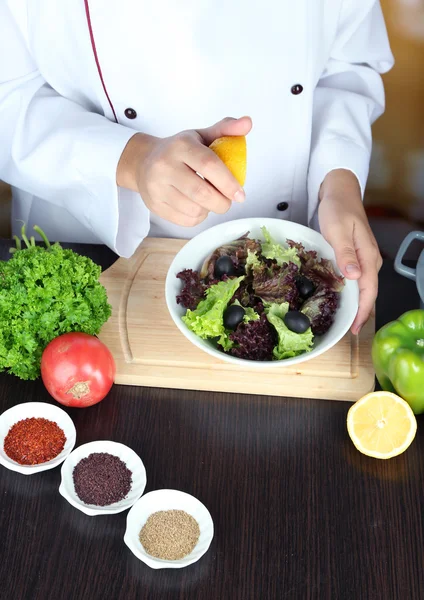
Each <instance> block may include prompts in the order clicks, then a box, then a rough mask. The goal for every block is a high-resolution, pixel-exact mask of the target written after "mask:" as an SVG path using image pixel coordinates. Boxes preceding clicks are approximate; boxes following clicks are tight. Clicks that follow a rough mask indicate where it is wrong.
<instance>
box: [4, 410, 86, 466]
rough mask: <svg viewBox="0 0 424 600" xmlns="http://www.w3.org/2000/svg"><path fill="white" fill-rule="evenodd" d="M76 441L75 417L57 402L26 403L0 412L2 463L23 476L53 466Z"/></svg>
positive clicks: (65, 454) (60, 461)
mask: <svg viewBox="0 0 424 600" xmlns="http://www.w3.org/2000/svg"><path fill="white" fill-rule="evenodd" d="M75 441H76V431H75V426H74V424H73V422H72V419H71V418H70V417H69V415H68V414H67V413H66V412H65V411H64V410H62V409H61V408H59V407H58V406H55V405H54V404H49V403H47V402H24V403H22V404H17V405H16V406H13V407H12V408H9V409H8V410H6V411H5V412H4V413H2V414H1V415H0V464H1V465H3V466H4V467H6V468H7V469H10V470H11V471H16V472H18V473H21V474H22V475H34V474H35V473H40V472H41V471H47V470H48V469H54V468H55V467H57V466H58V465H60V464H61V463H62V462H63V461H64V460H65V459H66V457H67V456H68V455H69V454H70V452H71V451H72V449H73V447H74V446H75Z"/></svg>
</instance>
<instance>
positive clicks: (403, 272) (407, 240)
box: [395, 231, 424, 281]
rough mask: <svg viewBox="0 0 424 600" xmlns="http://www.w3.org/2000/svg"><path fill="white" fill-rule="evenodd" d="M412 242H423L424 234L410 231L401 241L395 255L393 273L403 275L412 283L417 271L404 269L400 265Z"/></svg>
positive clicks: (403, 266)
mask: <svg viewBox="0 0 424 600" xmlns="http://www.w3.org/2000/svg"><path fill="white" fill-rule="evenodd" d="M414 240H421V241H423V242H424V232H423V231H411V233H408V235H407V236H406V238H405V239H404V240H403V242H402V243H401V245H400V246H399V250H398V252H397V254H396V258H395V271H396V272H397V273H399V274H400V275H404V276H405V277H407V278H408V279H413V280H414V281H415V280H416V278H417V270H416V269H411V267H406V266H405V265H404V264H402V259H403V257H404V256H405V254H406V251H407V250H408V248H409V246H410V245H411V243H412V242H413V241H414Z"/></svg>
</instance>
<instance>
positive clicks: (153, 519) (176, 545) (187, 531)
mask: <svg viewBox="0 0 424 600" xmlns="http://www.w3.org/2000/svg"><path fill="white" fill-rule="evenodd" d="M199 536H200V529H199V524H198V523H197V521H196V519H194V518H193V517H192V516H191V515H189V514H187V513H186V512H185V511H183V510H161V511H158V512H155V513H153V514H152V515H150V517H149V518H148V519H147V521H146V523H145V525H144V527H143V528H142V530H141V531H140V535H139V539H140V542H141V544H142V546H143V547H144V549H145V550H146V552H147V553H148V554H150V556H154V557H155V558H160V559H162V560H179V559H180V558H184V556H187V555H188V554H190V552H191V551H192V550H193V548H194V547H195V545H196V544H197V542H198V539H199Z"/></svg>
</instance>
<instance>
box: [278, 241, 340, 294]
mask: <svg viewBox="0 0 424 600" xmlns="http://www.w3.org/2000/svg"><path fill="white" fill-rule="evenodd" d="M287 244H288V245H289V247H290V248H296V250H297V254H298V256H299V258H300V261H301V263H302V266H301V272H302V275H304V276H305V277H307V278H308V279H310V280H311V281H312V282H313V283H314V284H315V285H316V286H317V288H321V287H325V288H327V289H328V290H331V291H333V292H341V291H342V289H343V287H344V278H343V277H342V276H341V275H337V273H336V271H335V269H334V266H333V263H332V262H331V260H327V259H326V258H321V260H318V259H317V253H316V252H315V251H314V250H305V248H304V247H303V245H302V244H300V243H297V242H293V241H292V240H287Z"/></svg>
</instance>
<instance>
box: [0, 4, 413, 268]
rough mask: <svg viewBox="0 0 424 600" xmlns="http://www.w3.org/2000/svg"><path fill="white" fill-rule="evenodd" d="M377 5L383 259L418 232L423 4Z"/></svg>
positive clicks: (374, 188)
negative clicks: (384, 35) (382, 44)
mask: <svg viewBox="0 0 424 600" xmlns="http://www.w3.org/2000/svg"><path fill="white" fill-rule="evenodd" d="M381 4H382V7H383V11H384V15H385V18H386V23H387V28H388V32H389V37H390V42H391V47H392V51H393V53H394V56H395V60H396V64H395V66H394V68H393V69H392V71H391V72H390V73H388V74H387V75H386V76H385V77H384V83H385V88H386V104H387V106H386V112H385V114H384V115H383V117H381V118H380V119H379V120H378V121H377V123H376V124H375V125H374V143H373V155H372V160H371V169H370V176H369V180H368V187H367V191H366V196H365V206H366V209H367V212H368V216H369V219H370V223H371V226H372V228H373V230H374V233H375V235H376V237H377V240H378V243H379V246H380V250H381V252H382V254H383V256H384V257H387V258H393V257H394V256H395V254H396V251H397V249H398V247H399V244H400V242H401V241H402V240H403V238H404V237H405V235H406V234H407V233H408V232H409V231H411V230H415V229H421V230H424V0H381ZM9 222H10V190H9V188H8V186H7V185H6V184H4V183H2V182H1V181H0V236H1V237H9V236H10V225H9ZM419 250H420V249H419V248H414V247H412V248H411V253H410V255H409V256H408V258H415V255H416V254H417V252H418V251H419Z"/></svg>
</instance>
